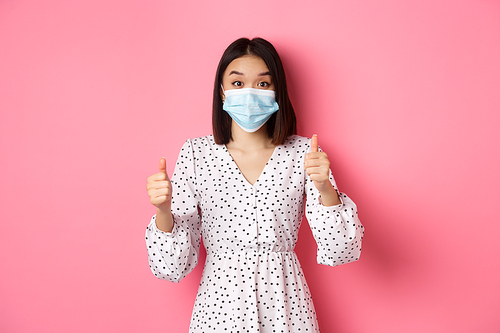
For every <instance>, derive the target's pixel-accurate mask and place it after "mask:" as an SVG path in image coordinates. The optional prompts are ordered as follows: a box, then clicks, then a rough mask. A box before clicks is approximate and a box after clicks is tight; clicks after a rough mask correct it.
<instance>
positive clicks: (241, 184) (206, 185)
mask: <svg viewBox="0 0 500 333" xmlns="http://www.w3.org/2000/svg"><path fill="white" fill-rule="evenodd" d="M309 151H310V139H308V138H304V137H300V136H297V135H294V136H291V137H290V138H288V139H287V141H286V142H285V144H284V145H280V146H277V147H276V148H275V150H274V152H273V155H272V156H271V158H270V159H269V161H268V163H267V164H266V166H265V167H264V170H263V171H262V174H261V175H260V177H259V178H258V180H257V182H256V183H255V184H254V185H251V184H250V183H249V182H248V181H247V180H246V179H245V177H244V176H243V175H242V174H241V172H240V170H239V169H238V166H237V165H236V163H235V162H234V161H233V159H232V158H231V155H230V154H229V152H228V150H227V149H226V147H225V145H218V144H216V143H215V142H214V140H213V137H212V136H206V137H202V138H197V139H192V140H187V141H186V143H185V144H184V145H183V147H182V150H181V152H180V154H179V158H178V160H177V164H176V167H175V172H174V175H173V176H172V179H171V180H172V185H173V197H172V214H173V216H174V221H175V225H174V228H173V230H172V232H171V233H167V232H163V231H160V230H159V229H157V227H156V224H155V217H154V216H153V218H152V220H151V223H150V224H149V226H148V227H147V230H146V245H147V249H148V256H149V264H150V267H151V270H152V272H153V273H154V275H155V276H156V277H158V278H161V279H165V280H169V281H172V282H178V281H180V280H181V279H182V278H183V277H185V276H186V275H187V274H188V273H189V272H191V271H192V270H193V268H194V267H195V266H196V265H197V263H198V250H199V246H200V238H201V237H202V236H203V244H204V245H205V248H206V251H207V258H206V262H205V267H204V270H203V275H202V278H201V282H200V286H199V289H198V294H197V297H196V301H195V305H194V308H193V313H192V317H191V324H190V328H189V332H191V333H207V332H233V333H235V332H239V333H246V332H261V333H274V332H319V328H318V324H317V320H316V313H315V310H314V305H313V302H312V298H311V294H310V292H309V288H308V287H307V283H306V280H305V278H304V274H303V273H302V268H301V266H300V263H299V261H298V259H297V256H296V254H295V252H294V251H293V250H294V247H295V244H296V242H297V236H298V232H299V227H300V223H301V220H302V217H303V214H304V210H305V214H306V217H307V220H308V222H309V225H310V227H311V230H312V233H313V236H314V238H315V240H316V243H317V245H318V252H317V261H318V263H320V264H325V265H330V266H337V265H341V264H345V263H348V262H352V261H355V260H357V259H358V258H359V256H360V253H361V240H362V237H363V231H364V229H363V226H362V225H361V223H360V221H359V219H358V215H357V210H356V205H355V204H354V203H353V202H352V201H351V200H350V199H349V198H348V197H347V196H346V195H344V194H342V193H341V194H340V197H341V200H342V204H340V205H337V206H332V207H324V206H323V205H322V204H321V202H320V198H319V192H318V191H317V189H316V188H315V186H314V184H313V182H312V181H311V180H310V179H309V177H308V176H307V174H306V173H305V170H304V158H305V155H306V154H307V153H308V152H309ZM330 179H331V181H332V183H333V184H334V186H335V182H334V180H333V177H332V176H331V174H330Z"/></svg>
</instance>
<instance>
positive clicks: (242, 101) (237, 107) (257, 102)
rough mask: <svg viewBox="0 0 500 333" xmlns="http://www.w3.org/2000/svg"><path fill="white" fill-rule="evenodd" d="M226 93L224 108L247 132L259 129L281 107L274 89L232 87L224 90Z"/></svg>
mask: <svg viewBox="0 0 500 333" xmlns="http://www.w3.org/2000/svg"><path fill="white" fill-rule="evenodd" d="M221 87H222V85H221ZM222 91H224V88H222ZM224 95H225V96H226V98H225V100H224V105H223V106H222V108H223V109H224V111H226V112H227V113H229V115H230V116H231V118H233V120H234V121H235V122H236V123H237V124H238V125H239V126H240V127H241V128H242V129H243V130H244V131H246V132H250V133H251V132H255V131H257V130H258V129H259V128H261V127H262V126H263V125H264V124H265V123H266V121H267V120H268V119H269V118H270V117H271V116H272V114H273V113H275V112H276V111H278V109H279V106H278V103H276V99H275V93H274V91H272V90H263V89H254V88H241V89H231V90H226V91H224Z"/></svg>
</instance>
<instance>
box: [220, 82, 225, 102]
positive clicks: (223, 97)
mask: <svg viewBox="0 0 500 333" xmlns="http://www.w3.org/2000/svg"><path fill="white" fill-rule="evenodd" d="M220 88H221V89H222V96H221V97H222V102H224V101H225V99H226V91H225V90H224V87H223V86H222V83H221V84H220Z"/></svg>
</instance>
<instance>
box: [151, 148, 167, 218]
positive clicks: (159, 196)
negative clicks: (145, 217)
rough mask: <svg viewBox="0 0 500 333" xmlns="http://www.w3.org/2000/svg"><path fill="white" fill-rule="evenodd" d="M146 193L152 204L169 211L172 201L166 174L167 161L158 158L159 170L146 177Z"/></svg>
mask: <svg viewBox="0 0 500 333" xmlns="http://www.w3.org/2000/svg"><path fill="white" fill-rule="evenodd" d="M147 189H148V194H149V199H150V201H151V203H152V204H153V205H155V206H156V207H157V208H158V209H160V210H164V211H170V204H171V203H172V184H171V183H170V178H168V174H167V161H166V160H165V158H163V157H162V158H161V159H160V166H159V172H158V173H155V174H154V175H152V176H151V177H149V178H148V186H147Z"/></svg>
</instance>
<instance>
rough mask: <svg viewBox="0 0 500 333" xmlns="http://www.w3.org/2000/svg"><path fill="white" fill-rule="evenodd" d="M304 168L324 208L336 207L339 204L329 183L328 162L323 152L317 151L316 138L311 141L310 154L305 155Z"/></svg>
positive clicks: (336, 195) (335, 193) (314, 136)
mask: <svg viewBox="0 0 500 333" xmlns="http://www.w3.org/2000/svg"><path fill="white" fill-rule="evenodd" d="M304 167H305V170H306V173H307V174H308V175H309V178H311V180H312V181H313V182H314V186H316V188H317V189H318V191H319V193H320V194H321V200H322V202H323V205H324V206H333V205H337V204H339V203H341V202H340V199H339V197H338V194H337V191H336V190H335V189H334V188H333V185H332V183H331V182H330V160H329V159H328V155H326V153H325V152H322V151H319V145H318V136H317V135H316V134H314V135H313V137H312V139H311V152H310V153H308V154H307V155H306V158H305V162H304Z"/></svg>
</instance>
